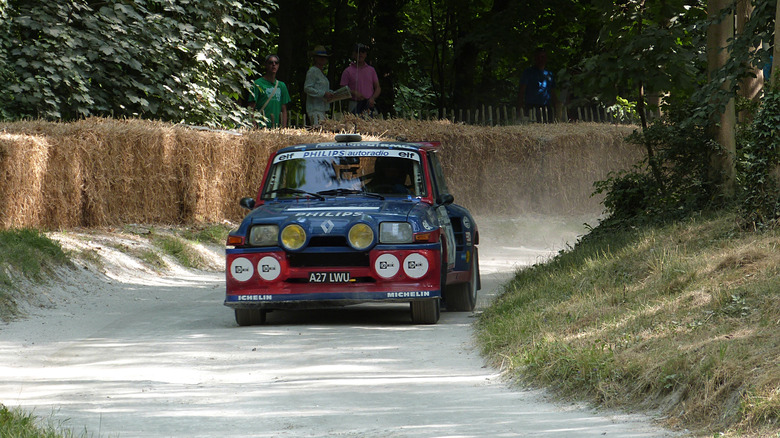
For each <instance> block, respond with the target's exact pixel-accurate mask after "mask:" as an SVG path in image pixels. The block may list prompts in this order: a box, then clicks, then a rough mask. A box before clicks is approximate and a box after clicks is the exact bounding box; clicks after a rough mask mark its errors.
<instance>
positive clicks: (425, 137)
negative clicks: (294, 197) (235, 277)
mask: <svg viewBox="0 0 780 438" xmlns="http://www.w3.org/2000/svg"><path fill="white" fill-rule="evenodd" d="M631 130H632V128H630V127H624V126H614V125H603V124H585V123H581V124H575V125H571V124H547V125H521V126H504V127H485V126H467V125H464V124H456V123H452V122H449V121H446V120H445V121H419V120H400V119H387V120H379V119H368V120H366V119H362V118H358V117H354V116H350V115H347V116H345V117H343V118H341V119H340V120H338V121H335V120H329V121H327V122H326V123H325V124H324V126H323V127H322V128H320V129H318V130H301V129H297V130H296V129H286V130H252V131H241V132H240V133H239V134H240V135H234V133H229V132H224V131H217V132H212V131H207V130H194V129H188V128H187V127H184V126H181V125H172V124H168V123H162V122H153V121H145V120H111V119H101V118H90V119H86V120H82V121H79V122H74V123H49V122H42V121H24V122H14V123H0V172H1V173H2V176H3V184H2V186H0V227H3V228H10V227H22V226H29V227H43V228H70V227H77V226H87V227H90V226H106V225H114V226H118V225H122V224H127V223H147V224H181V223H193V222H207V223H215V222H220V221H222V220H225V219H228V220H231V221H237V220H240V219H241V217H243V215H244V214H245V211H243V210H242V209H241V208H240V207H239V206H238V200H239V199H240V198H242V197H245V196H251V197H255V196H257V190H258V188H259V185H260V179H261V177H262V174H263V172H264V171H265V166H266V161H267V159H268V156H269V155H270V154H271V152H273V151H275V150H277V149H279V148H282V147H285V146H288V145H292V144H299V143H313V142H321V141H328V140H332V139H333V134H334V133H338V132H360V133H362V134H363V136H364V138H365V139H384V140H392V139H396V138H399V137H401V138H403V139H405V140H408V141H439V142H441V149H442V154H441V159H442V165H443V166H444V168H445V172H446V174H447V177H448V184H449V188H450V191H451V192H452V193H453V195H454V196H455V198H456V202H458V203H459V204H462V205H464V206H466V207H468V208H469V209H471V210H472V211H473V212H475V213H481V214H490V213H496V214H512V213H518V212H520V213H540V214H577V213H593V212H596V213H599V212H600V205H599V201H600V200H598V199H594V198H591V196H590V194H591V192H592V191H593V182H595V181H597V180H600V179H604V178H606V176H607V174H608V172H609V171H612V170H617V169H627V168H629V167H630V166H631V165H633V164H634V163H635V162H636V161H638V160H639V159H640V158H641V157H642V151H641V149H640V148H639V147H637V146H635V145H630V144H627V143H625V142H624V141H623V138H624V137H625V135H626V134H628V133H630V132H631Z"/></svg>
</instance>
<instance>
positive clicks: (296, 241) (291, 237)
mask: <svg viewBox="0 0 780 438" xmlns="http://www.w3.org/2000/svg"><path fill="white" fill-rule="evenodd" d="M281 239H282V246H284V247H285V248H287V249H289V250H293V251H295V250H296V249H301V247H302V246H303V244H304V243H306V231H304V230H303V227H302V226H300V225H298V224H290V225H287V226H286V227H284V229H283V230H282V235H281Z"/></svg>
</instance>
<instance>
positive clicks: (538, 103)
mask: <svg viewBox="0 0 780 438" xmlns="http://www.w3.org/2000/svg"><path fill="white" fill-rule="evenodd" d="M546 65H547V51H545V50H544V49H542V48H538V49H536V50H535V51H534V65H532V66H531V67H528V68H527V69H525V71H523V75H522V76H521V77H520V92H519V93H518V108H519V109H522V110H524V111H525V113H526V114H528V116H529V117H532V119H536V121H539V122H552V121H553V120H554V116H555V106H556V105H557V101H558V96H557V91H556V89H555V78H553V74H552V72H551V71H549V70H547V69H546V68H545V67H546ZM532 114H533V116H532Z"/></svg>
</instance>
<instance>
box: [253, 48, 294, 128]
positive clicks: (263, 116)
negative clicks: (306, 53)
mask: <svg viewBox="0 0 780 438" xmlns="http://www.w3.org/2000/svg"><path fill="white" fill-rule="evenodd" d="M277 71H279V57H278V56H276V55H268V56H266V57H265V74H264V75H263V76H262V77H260V78H259V79H258V80H256V81H255V83H254V86H253V87H252V94H251V95H250V96H249V106H250V107H251V108H253V109H255V110H257V111H258V112H259V113H260V117H259V119H258V120H257V122H256V123H257V126H259V127H264V128H279V127H282V128H286V127H287V104H288V103H289V102H290V93H289V92H288V91H287V85H285V84H284V82H282V81H280V80H278V79H276V72H277Z"/></svg>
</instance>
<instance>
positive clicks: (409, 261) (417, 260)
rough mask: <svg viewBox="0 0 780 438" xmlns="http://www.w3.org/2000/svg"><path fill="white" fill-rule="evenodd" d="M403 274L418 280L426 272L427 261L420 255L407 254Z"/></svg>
mask: <svg viewBox="0 0 780 438" xmlns="http://www.w3.org/2000/svg"><path fill="white" fill-rule="evenodd" d="M404 272H405V273H406V275H408V276H410V277H412V278H420V277H422V276H423V275H425V274H426V273H427V272H428V259H426V258H425V256H423V255H422V254H417V253H414V254H409V255H408V256H406V258H405V259H404Z"/></svg>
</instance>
